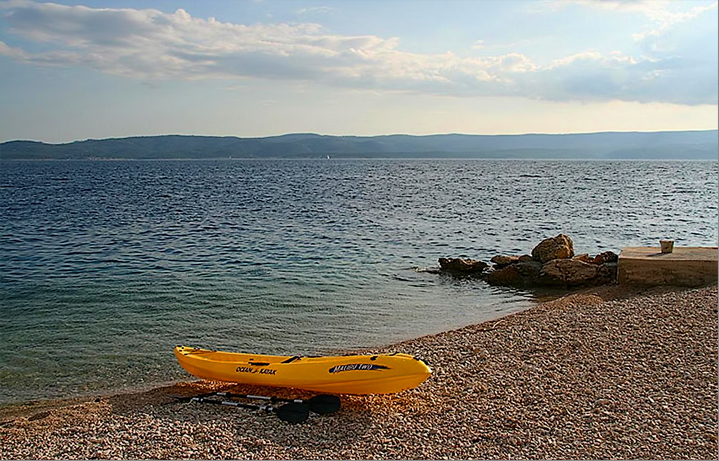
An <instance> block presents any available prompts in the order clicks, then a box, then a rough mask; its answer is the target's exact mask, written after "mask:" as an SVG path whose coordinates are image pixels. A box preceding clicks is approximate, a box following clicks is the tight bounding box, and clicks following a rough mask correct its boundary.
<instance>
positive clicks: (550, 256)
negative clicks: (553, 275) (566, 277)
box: [532, 234, 574, 264]
mask: <svg viewBox="0 0 719 461" xmlns="http://www.w3.org/2000/svg"><path fill="white" fill-rule="evenodd" d="M573 256H574V243H573V242H572V239H571V238H569V236H567V235H564V234H559V235H557V236H556V237H552V238H548V239H545V240H542V242H540V243H539V245H537V246H536V247H534V249H533V250H532V258H534V259H536V260H537V261H539V262H540V263H542V264H544V263H546V262H548V261H552V260H554V259H567V258H571V257H573Z"/></svg>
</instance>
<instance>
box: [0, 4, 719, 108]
mask: <svg viewBox="0 0 719 461" xmlns="http://www.w3.org/2000/svg"><path fill="white" fill-rule="evenodd" d="M0 8H2V13H3V16H4V19H5V21H7V23H8V24H10V25H11V29H10V32H11V33H12V34H13V35H14V36H15V37H18V38H20V39H22V40H19V41H17V44H16V45H8V42H10V40H7V41H6V42H1V41H0V55H5V56H8V57H10V58H12V59H15V60H18V61H22V62H26V63H32V64H38V65H56V66H87V67H90V68H93V69H96V70H98V71H100V72H105V73H109V74H114V75H122V76H126V77H132V78H138V79H204V78H264V79H288V80H301V81H312V82H316V83H319V84H325V85H333V86H340V87H349V88H360V89H372V90H380V91H383V90H384V91H404V92H421V93H429V94H441V95H454V96H486V95H492V96H519V97H525V98H532V99H546V100H560V101H568V100H584V101H601V100H623V101H639V102H670V103H677V104H688V105H694V104H716V103H717V70H716V69H717V56H716V52H713V53H712V50H711V49H710V50H709V51H708V52H707V51H701V53H703V54H702V55H701V56H698V54H697V53H700V50H696V49H693V50H691V51H692V53H693V54H691V55H690V58H685V56H684V55H682V54H677V53H678V52H679V51H681V50H677V49H676V46H675V47H674V48H672V47H669V48H668V49H669V50H670V51H671V53H668V52H666V50H663V49H659V48H658V47H657V46H656V43H657V41H658V40H659V39H661V38H662V37H664V35H665V33H666V31H667V30H668V29H670V28H671V24H673V23H671V24H670V23H669V21H668V20H666V19H663V22H662V24H661V27H660V28H658V29H656V30H654V31H649V32H645V33H643V34H638V35H637V43H638V44H639V45H645V48H649V44H650V40H651V43H652V44H654V46H653V47H652V49H651V52H649V51H645V52H644V53H642V54H640V55H639V56H636V57H630V56H624V55H621V54H614V55H610V56H603V55H601V54H599V53H596V52H586V53H581V54H578V55H575V56H568V57H565V58H563V59H560V60H556V61H554V62H553V63H551V64H549V65H547V66H538V65H536V64H535V63H534V62H533V61H532V59H530V58H529V57H527V56H525V55H523V54H519V53H509V54H506V55H503V56H482V57H459V56H457V55H455V54H453V53H445V54H441V55H438V54H419V53H409V52H406V51H402V50H401V49H400V48H399V40H398V39H397V38H381V37H377V36H371V35H367V36H341V35H332V34H328V33H325V32H324V31H323V29H322V27H321V26H319V25H317V24H292V25H290V24H260V25H249V26H248V25H243V24H233V23H224V22H220V21H217V20H215V19H214V18H210V19H200V18H194V17H192V16H190V15H189V14H188V13H187V12H186V11H184V10H181V9H180V10H177V11H176V12H175V13H172V14H167V13H163V12H161V11H158V10H153V9H146V10H133V9H94V8H88V7H84V6H62V5H55V4H49V3H33V2H29V1H25V0H18V1H11V2H7V3H5V4H2V5H1V6H0ZM714 9H715V8H714ZM705 11H706V9H705V10H701V11H699V10H693V11H692V12H691V14H686V15H684V16H682V17H681V18H680V19H676V20H675V21H674V23H676V22H681V21H684V20H690V19H692V18H693V17H696V16H699V15H701V14H702V13H704V12H705ZM654 14H656V13H654ZM663 18H665V17H663ZM713 39H714V40H716V37H714V38H713ZM23 43H24V44H27V43H32V45H33V46H32V47H30V46H27V45H23ZM478 43H481V42H478ZM475 49H477V47H476V46H475ZM714 50H716V44H714ZM686 81H691V82H693V84H692V85H686V84H682V82H686Z"/></svg>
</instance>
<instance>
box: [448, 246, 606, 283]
mask: <svg viewBox="0 0 719 461" xmlns="http://www.w3.org/2000/svg"><path fill="white" fill-rule="evenodd" d="M617 260H618V256H617V255H616V254H614V253H613V252H611V251H607V252H604V253H601V254H598V255H596V256H594V257H592V256H590V255H588V254H581V255H576V256H575V254H574V242H573V241H572V239H571V238H570V237H569V236H567V235H564V234H559V235H557V236H556V237H552V238H548V239H545V240H543V241H541V242H540V243H539V244H538V245H537V246H536V247H534V249H532V253H531V255H521V256H508V255H497V256H495V257H493V258H492V259H491V263H492V264H493V266H490V265H489V264H487V263H484V262H482V261H477V260H473V259H462V258H440V259H439V264H440V271H441V272H444V273H449V274H452V275H455V276H473V277H479V278H481V279H483V280H485V281H486V282H487V283H489V284H491V285H499V286H513V287H524V288H531V287H555V288H576V287H586V286H597V285H604V284H606V283H610V282H613V281H615V280H616V278H617Z"/></svg>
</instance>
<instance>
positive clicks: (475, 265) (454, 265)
mask: <svg viewBox="0 0 719 461" xmlns="http://www.w3.org/2000/svg"><path fill="white" fill-rule="evenodd" d="M439 267H440V268H441V269H442V270H443V271H448V272H453V273H458V274H475V273H480V272H482V271H484V270H485V269H487V268H488V267H489V264H487V263H485V262H484V261H477V260H475V259H462V258H439Z"/></svg>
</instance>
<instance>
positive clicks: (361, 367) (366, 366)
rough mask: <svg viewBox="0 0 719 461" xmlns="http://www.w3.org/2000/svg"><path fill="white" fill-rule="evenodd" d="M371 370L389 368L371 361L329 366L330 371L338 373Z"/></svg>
mask: <svg viewBox="0 0 719 461" xmlns="http://www.w3.org/2000/svg"><path fill="white" fill-rule="evenodd" d="M372 370H389V367H386V366H384V365H374V364H371V363H348V364H346V365H337V366H334V367H332V368H330V373H339V372H341V371H372Z"/></svg>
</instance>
